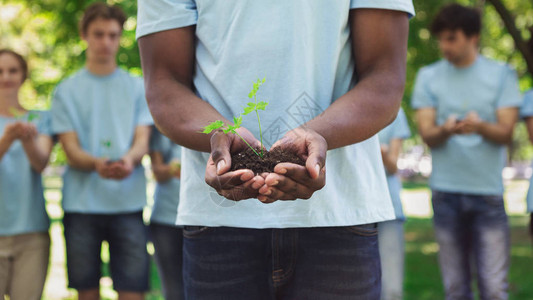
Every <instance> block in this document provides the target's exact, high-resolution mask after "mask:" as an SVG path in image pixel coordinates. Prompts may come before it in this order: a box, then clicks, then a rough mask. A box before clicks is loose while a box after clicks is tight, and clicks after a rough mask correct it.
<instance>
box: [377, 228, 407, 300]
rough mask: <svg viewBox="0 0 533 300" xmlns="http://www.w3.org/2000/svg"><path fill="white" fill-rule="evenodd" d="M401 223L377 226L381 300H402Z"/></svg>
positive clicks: (403, 250) (402, 257) (403, 249)
mask: <svg viewBox="0 0 533 300" xmlns="http://www.w3.org/2000/svg"><path fill="white" fill-rule="evenodd" d="M403 223H404V221H403V220H392V221H386V222H381V223H379V224H378V230H379V236H378V240H379V255H380V257H381V274H382V277H381V299H382V300H401V299H403V277H404V256H405V241H404V237H403V232H404V231H403Z"/></svg>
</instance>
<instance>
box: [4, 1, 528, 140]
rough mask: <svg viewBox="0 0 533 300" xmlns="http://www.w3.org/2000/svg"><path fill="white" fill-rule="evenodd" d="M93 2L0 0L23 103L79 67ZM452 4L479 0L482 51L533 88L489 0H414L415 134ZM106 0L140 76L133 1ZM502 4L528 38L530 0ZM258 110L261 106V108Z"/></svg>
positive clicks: (37, 100)
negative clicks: (418, 83) (427, 70)
mask: <svg viewBox="0 0 533 300" xmlns="http://www.w3.org/2000/svg"><path fill="white" fill-rule="evenodd" d="M93 2H95V0H79V1H70V0H42V1H27V0H3V1H1V2H0V45H1V47H7V48H11V49H13V50H16V51H17V52H20V53H21V54H22V55H24V56H25V57H26V58H27V59H28V62H29V66H30V70H31V72H30V74H29V78H28V80H27V81H26V83H25V84H24V85H23V87H22V90H21V101H22V102H23V105H24V107H26V108H28V109H46V108H49V106H50V99H51V94H52V91H53V89H54V87H55V86H56V85H57V83H58V82H59V81H60V80H61V79H63V78H65V77H66V76H68V75H70V74H72V73H73V72H75V71H76V70H78V69H79V68H81V67H82V66H83V64H84V61H85V52H84V50H85V47H86V46H85V43H84V42H83V41H82V40H81V39H80V37H79V34H78V22H79V19H80V18H81V16H82V13H83V10H84V9H85V7H87V6H88V5H89V4H91V3H93ZM452 2H458V3H460V4H463V5H471V6H473V5H477V6H479V5H480V4H483V6H482V8H483V32H482V39H481V45H480V48H481V53H483V54H484V55H486V56H487V57H490V58H494V59H498V60H502V61H505V62H508V63H510V64H511V65H513V66H514V67H515V68H516V70H517V72H518V75H519V76H520V87H521V89H522V90H523V91H525V90H527V89H529V88H531V87H533V78H532V76H531V74H528V73H527V69H526V63H525V61H524V59H523V58H522V56H521V54H520V53H519V52H518V51H516V50H515V48H514V43H513V40H512V38H511V36H510V35H509V34H508V32H507V29H506V28H505V26H504V25H503V22H502V21H501V19H500V17H499V15H498V14H497V12H496V11H495V10H494V8H493V7H492V6H491V5H490V4H488V2H487V1H481V0H458V1H454V0H432V1H418V0H415V1H414V5H415V10H416V16H414V17H413V18H412V19H411V20H410V22H409V27H410V29H409V45H408V49H407V50H408V51H407V70H406V79H407V82H406V87H405V95H404V98H403V102H402V106H403V108H404V110H405V112H406V114H407V116H408V120H409V123H410V127H411V129H412V130H413V132H416V126H415V124H414V116H413V110H412V109H411V107H410V99H411V94H412V90H413V83H414V79H415V76H416V73H417V72H418V70H419V69H420V68H421V67H423V66H425V65H428V64H430V63H432V62H435V61H437V60H438V59H439V58H440V54H439V49H438V47H437V43H436V41H435V39H433V38H432V37H431V34H430V32H429V30H428V28H429V24H430V23H431V20H432V19H433V17H434V16H435V15H436V13H437V12H438V10H439V9H440V7H442V6H443V5H445V4H448V3H452ZM107 3H110V4H115V5H118V6H120V7H121V8H122V9H124V11H125V12H126V14H127V15H128V16H129V18H128V20H127V21H126V24H125V30H124V32H123V35H122V38H121V49H120V51H119V53H118V56H117V61H118V64H119V65H120V67H122V68H124V69H127V70H128V71H130V72H132V73H134V74H138V75H140V74H141V69H140V58H139V51H138V47H137V43H136V42H135V27H136V23H137V18H136V11H137V3H136V1H126V0H107ZM503 3H504V4H505V6H506V7H507V8H509V10H510V11H511V13H512V14H513V15H514V16H515V17H516V26H517V27H518V29H519V30H520V32H521V34H522V36H523V37H524V38H525V39H528V38H530V37H531V33H530V32H529V30H528V28H529V27H531V26H533V2H532V1H523V0H503ZM263 82H264V81H263V80H261V81H257V82H255V83H254V88H253V89H252V91H251V92H250V94H249V95H248V97H249V98H250V99H251V98H253V96H254V92H255V93H257V89H258V88H259V86H260V85H261V84H262V83H263ZM258 105H259V104H258ZM257 109H258V110H262V108H261V107H258V108H257ZM252 111H253V108H252V107H250V108H248V107H247V108H245V113H246V114H248V113H250V112H252ZM415 138H416V136H415ZM522 144H524V143H522ZM525 144H527V142H526V143H525Z"/></svg>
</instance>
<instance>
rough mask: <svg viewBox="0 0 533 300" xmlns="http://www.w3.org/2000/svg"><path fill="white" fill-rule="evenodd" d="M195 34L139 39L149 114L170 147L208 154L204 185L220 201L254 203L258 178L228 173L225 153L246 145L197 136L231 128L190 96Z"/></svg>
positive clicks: (216, 135) (227, 137)
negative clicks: (214, 125) (219, 126)
mask: <svg viewBox="0 0 533 300" xmlns="http://www.w3.org/2000/svg"><path fill="white" fill-rule="evenodd" d="M195 28H196V27H195V26H188V27H183V28H177V29H171V30H166V31H161V32H157V33H154V34H150V35H146V36H143V37H141V38H139V50H140V54H141V64H142V69H143V74H144V84H145V87H146V99H147V101H148V106H149V108H150V112H151V113H152V116H153V118H154V122H155V125H156V126H157V128H158V129H159V131H160V132H161V133H163V134H164V135H166V136H167V137H169V138H170V139H171V140H172V141H174V142H175V143H177V144H179V145H182V146H184V147H187V148H190V149H193V150H197V151H203V152H211V155H210V158H209V161H208V163H207V167H206V175H205V180H206V182H207V183H208V184H209V185H210V186H212V187H213V188H214V189H215V190H216V191H217V192H218V193H219V194H220V195H222V196H224V197H226V198H228V199H232V200H243V199H248V198H252V197H255V196H257V195H258V193H257V189H258V188H259V187H260V186H261V185H262V183H263V182H264V181H263V178H262V177H261V176H254V173H253V172H252V171H251V170H238V171H235V172H228V171H229V170H230V167H231V156H230V151H231V152H237V151H238V150H241V149H244V148H245V147H247V146H246V144H245V143H243V142H242V141H241V140H240V138H239V137H237V136H236V135H234V134H223V133H221V131H216V132H213V133H212V134H210V135H206V134H203V133H200V131H201V130H200V129H201V128H203V127H204V126H206V125H207V124H209V123H211V122H213V121H215V120H221V121H224V122H226V123H230V122H229V121H228V120H227V119H225V118H224V117H223V116H222V115H221V114H220V113H219V112H218V111H216V110H215V109H214V108H213V107H212V106H211V105H210V104H208V103H207V102H205V101H203V100H202V99H200V98H199V97H197V96H196V95H195V93H194V92H193V90H192V85H193V83H192V81H193V80H192V79H193V72H194V63H195V57H194V54H195ZM237 131H238V132H239V134H240V135H241V136H243V137H244V138H245V139H246V140H247V141H248V143H250V144H251V145H252V146H258V145H259V144H260V143H259V141H258V140H257V139H256V138H255V137H254V136H253V135H252V134H251V133H250V132H249V131H248V130H246V129H245V128H239V129H238V130H237ZM254 188H255V190H254Z"/></svg>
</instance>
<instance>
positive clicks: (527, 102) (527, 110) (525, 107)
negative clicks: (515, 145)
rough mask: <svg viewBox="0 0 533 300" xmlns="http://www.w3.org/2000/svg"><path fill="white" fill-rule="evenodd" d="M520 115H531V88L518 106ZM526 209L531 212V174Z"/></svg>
mask: <svg viewBox="0 0 533 300" xmlns="http://www.w3.org/2000/svg"><path fill="white" fill-rule="evenodd" d="M520 116H521V117H522V118H527V117H531V116H533V89H531V90H529V91H528V92H526V94H525V95H524V103H523V104H522V107H521V108H520ZM532 166H533V164H532ZM527 211H528V212H533V176H532V177H531V178H530V179H529V189H528V191H527Z"/></svg>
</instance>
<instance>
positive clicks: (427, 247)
mask: <svg viewBox="0 0 533 300" xmlns="http://www.w3.org/2000/svg"><path fill="white" fill-rule="evenodd" d="M528 220H529V218H528V217H526V216H512V217H510V218H509V221H510V226H511V268H510V271H509V283H510V287H509V299H511V300H513V299H514V300H519V299H520V300H521V299H523V300H531V299H533V284H532V281H531V276H532V270H533V269H532V266H533V248H532V245H531V239H530V238H529V235H528V233H527V223H528ZM405 239H406V256H405V263H406V265H405V269H406V270H405V282H404V296H405V297H404V299H416V300H424V299H428V300H429V299H444V291H443V287H442V283H441V278H440V273H439V267H438V261H437V255H438V246H437V244H436V243H435V238H434V233H433V224H432V221H431V219H426V218H424V219H417V218H409V219H408V220H407V222H406V224H405ZM473 285H474V284H473ZM473 288H474V290H476V288H475V286H474V287H473Z"/></svg>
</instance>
